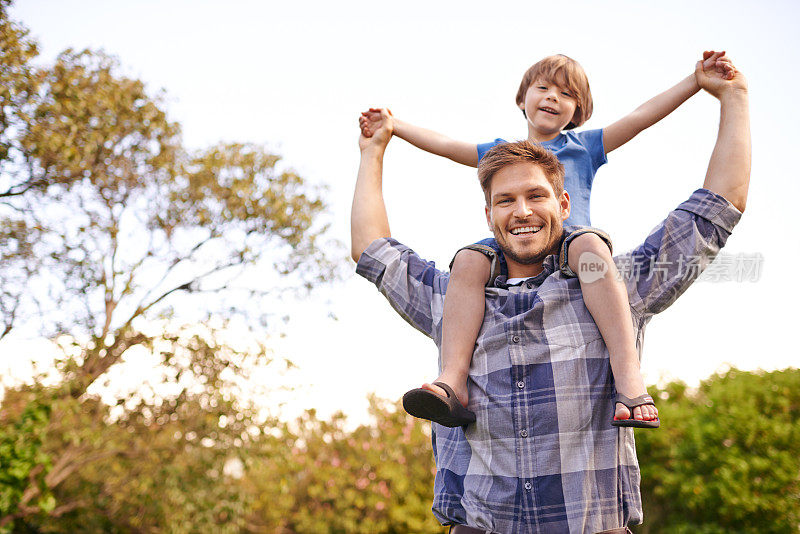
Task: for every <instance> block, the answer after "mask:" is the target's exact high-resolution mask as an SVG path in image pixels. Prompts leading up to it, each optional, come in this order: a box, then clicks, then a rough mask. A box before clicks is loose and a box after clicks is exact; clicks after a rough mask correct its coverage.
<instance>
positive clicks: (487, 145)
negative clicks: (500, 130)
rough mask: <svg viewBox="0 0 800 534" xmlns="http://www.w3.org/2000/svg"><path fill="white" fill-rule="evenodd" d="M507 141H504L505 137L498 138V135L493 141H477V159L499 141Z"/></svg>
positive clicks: (480, 158) (481, 157)
mask: <svg viewBox="0 0 800 534" xmlns="http://www.w3.org/2000/svg"><path fill="white" fill-rule="evenodd" d="M507 142H508V141H506V140H505V139H500V138H499V137H498V138H497V139H495V140H494V141H490V142H488V143H479V144H478V161H480V160H482V159H483V156H485V155H486V153H487V152H489V149H490V148H492V147H495V146H497V145H499V144H501V143H507Z"/></svg>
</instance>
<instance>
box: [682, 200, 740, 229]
mask: <svg viewBox="0 0 800 534" xmlns="http://www.w3.org/2000/svg"><path fill="white" fill-rule="evenodd" d="M676 209H679V210H683V211H688V212H690V213H694V214H695V215H698V216H700V217H702V218H704V219H707V220H709V221H710V222H711V223H713V224H714V225H716V226H718V227H720V228H722V229H723V230H725V231H726V232H728V233H731V232H732V231H733V227H734V226H736V224H737V223H738V222H739V219H741V218H742V212H741V211H739V210H737V209H736V208H735V207H734V205H733V204H731V203H730V202H728V200H727V199H725V197H723V196H721V195H718V194H717V193H714V192H713V191H709V190H708V189H698V190H697V191H695V192H694V193H692V196H690V197H689V199H688V200H686V201H684V202H682V203H681V204H680V205H679V206H678V207H677V208H676Z"/></svg>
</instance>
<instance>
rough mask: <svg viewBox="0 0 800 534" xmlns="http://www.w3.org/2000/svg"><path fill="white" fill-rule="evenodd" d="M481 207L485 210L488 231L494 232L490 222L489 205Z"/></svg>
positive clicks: (490, 212)
mask: <svg viewBox="0 0 800 534" xmlns="http://www.w3.org/2000/svg"><path fill="white" fill-rule="evenodd" d="M483 209H484V210H485V211H486V224H487V225H489V231H490V232H492V233H494V225H493V224H492V210H490V209H489V206H485V207H484V208H483Z"/></svg>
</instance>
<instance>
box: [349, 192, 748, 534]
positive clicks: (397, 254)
mask: <svg viewBox="0 0 800 534" xmlns="http://www.w3.org/2000/svg"><path fill="white" fill-rule="evenodd" d="M740 216H741V214H740V213H739V211H738V210H736V208H734V207H733V205H731V204H730V203H729V202H728V201H727V200H725V199H724V198H722V197H721V196H719V195H716V194H714V193H712V192H710V191H708V190H705V189H700V190H698V191H695V192H694V193H693V194H692V196H691V197H690V198H689V199H688V200H687V201H686V202H683V203H682V204H681V205H680V206H678V208H677V209H675V210H674V211H672V212H671V213H670V214H669V215H668V216H667V218H666V219H665V220H664V221H663V222H662V223H661V224H659V225H658V226H657V227H656V228H655V229H654V230H653V231H652V232H651V233H650V235H649V236H648V237H647V239H646V240H645V242H644V244H642V245H641V246H639V247H638V248H636V249H635V250H633V251H632V252H630V253H628V254H624V255H621V256H616V257H615V258H614V260H615V262H616V264H617V266H618V268H619V270H620V272H621V273H622V276H623V279H624V281H625V284H626V287H627V290H628V295H629V299H630V306H631V313H632V316H633V322H634V327H635V331H636V332H637V347H638V348H639V351H640V356H641V347H642V340H643V334H644V328H645V325H646V324H647V323H648V321H649V320H650V318H651V317H652V316H653V315H654V314H656V313H658V312H660V311H662V310H664V309H666V308H667V307H668V306H669V305H670V304H672V303H673V302H674V301H675V299H677V298H678V296H680V295H681V294H682V293H683V292H684V291H685V290H686V289H687V288H688V287H689V286H690V285H691V284H692V282H693V281H694V280H695V279H696V278H697V277H698V276H699V275H700V272H701V271H702V269H703V268H704V267H705V266H707V265H708V264H709V263H710V262H711V261H712V260H713V259H714V257H715V255H716V254H717V252H718V251H719V250H720V248H721V247H722V246H723V245H724V244H725V241H726V240H727V238H728V236H729V235H730V232H731V231H732V229H733V227H734V226H735V224H736V223H737V222H738V220H739V218H740ZM357 272H358V273H359V274H360V275H361V276H364V277H365V278H367V279H368V280H370V281H371V282H373V283H375V284H376V285H377V287H378V289H379V290H380V292H381V293H383V294H384V295H385V296H386V298H387V299H388V300H389V302H390V303H391V305H392V306H393V307H394V308H395V310H397V312H398V313H399V314H400V315H401V316H402V317H403V318H404V319H405V320H406V321H408V322H409V323H410V324H411V325H412V326H414V327H415V328H417V329H418V330H420V331H421V332H422V333H424V334H425V335H427V336H429V337H431V338H432V339H433V341H434V342H435V343H436V344H437V346H440V345H441V340H442V308H443V305H444V295H445V291H446V289H447V283H448V274H447V273H444V272H442V271H439V270H437V269H436V268H435V266H434V264H433V263H432V262H426V261H425V260H423V259H421V258H420V257H419V256H417V255H416V254H415V253H414V252H413V251H412V250H411V249H409V248H408V247H406V246H404V245H402V244H400V243H398V242H397V241H395V240H393V239H378V240H376V241H375V242H373V243H372V244H371V245H370V246H369V247H368V248H367V249H366V251H364V253H363V254H362V255H361V258H360V260H359V262H358V267H357ZM469 377H470V380H469V382H468V387H469V409H470V410H472V411H474V412H475V414H476V416H477V422H476V423H474V424H472V425H469V426H468V427H466V430H465V429H463V428H446V427H443V426H440V425H437V424H433V438H432V440H433V453H434V459H435V461H436V478H435V482H434V493H435V495H434V500H433V513H434V515H435V516H436V518H437V519H438V520H439V521H440V522H441V523H442V524H465V525H469V526H472V527H478V528H482V529H486V530H491V531H492V532H498V533H504V534H508V533H534V532H535V533H547V534H550V533H561V532H570V533H577V532H580V533H593V532H598V531H601V530H604V529H611V528H617V527H621V526H625V525H627V524H629V523H640V522H641V520H642V503H641V495H640V491H639V465H638V462H637V459H636V449H635V445H634V440H633V431H632V429H630V428H623V429H620V428H615V427H612V426H611V425H610V420H611V418H612V416H613V413H614V393H615V390H614V382H613V376H612V374H611V367H610V365H609V359H608V351H607V350H606V346H605V343H604V342H603V339H602V337H601V335H600V332H599V331H598V329H597V326H596V325H595V323H594V320H592V316H591V315H590V314H589V311H588V310H587V309H586V306H585V305H584V302H583V297H582V294H581V289H580V285H579V282H578V280H577V279H576V278H570V277H567V276H566V275H565V274H563V273H562V272H561V271H560V270H559V269H558V266H557V258H556V256H555V255H551V256H548V257H547V258H546V259H545V261H544V271H543V272H542V273H541V274H539V275H538V276H536V277H534V278H531V279H529V280H527V281H526V282H525V283H523V284H522V285H520V286H512V287H509V286H507V285H506V284H505V279H504V277H502V276H501V277H499V278H498V279H497V280H496V281H495V283H494V286H493V287H487V288H486V314H485V316H484V320H483V326H482V328H481V330H480V334H479V336H478V340H477V343H476V346H475V352H474V354H473V357H472V364H471V367H470V373H469Z"/></svg>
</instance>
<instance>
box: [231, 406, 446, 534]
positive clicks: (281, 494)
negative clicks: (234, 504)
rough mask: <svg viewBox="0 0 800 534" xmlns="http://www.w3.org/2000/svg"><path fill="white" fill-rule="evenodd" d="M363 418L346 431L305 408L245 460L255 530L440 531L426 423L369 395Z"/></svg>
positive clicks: (339, 422)
mask: <svg viewBox="0 0 800 534" xmlns="http://www.w3.org/2000/svg"><path fill="white" fill-rule="evenodd" d="M370 415H371V419H372V422H371V423H370V424H365V425H360V426H359V427H357V428H356V429H354V430H352V431H348V430H346V419H345V417H344V416H343V415H342V414H337V415H335V416H333V417H332V419H331V420H330V421H322V420H320V419H319V418H318V417H317V415H316V413H315V412H313V411H309V412H307V413H305V414H304V415H303V416H302V417H300V418H299V419H298V420H297V421H295V422H293V423H292V424H288V425H283V428H282V431H281V432H280V433H279V434H278V435H277V437H276V438H275V439H274V440H272V441H266V442H263V443H262V447H263V448H262V449H261V450H260V452H259V453H257V454H254V455H253V456H252V457H251V463H249V464H248V465H247V466H246V469H245V477H244V479H243V484H244V485H245V488H246V490H247V491H248V493H249V494H251V499H252V502H253V506H252V512H251V516H250V519H249V521H248V525H249V529H250V530H251V531H254V532H275V533H280V534H289V533H293V532H319V533H331V534H332V533H358V532H364V533H367V532H369V533H376V532H380V533H386V534H391V533H397V534H400V533H406V532H443V527H441V526H440V525H439V523H438V522H437V521H436V519H435V518H434V516H433V514H432V513H431V502H432V500H433V475H434V471H433V469H434V464H433V454H432V452H431V441H430V440H431V438H430V425H429V424H428V423H424V422H422V421H420V420H418V419H413V418H411V417H409V416H408V415H406V413H405V412H404V411H403V410H402V409H401V408H400V406H399V403H397V404H393V403H388V402H387V401H385V400H380V399H377V398H375V397H371V398H370Z"/></svg>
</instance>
